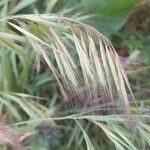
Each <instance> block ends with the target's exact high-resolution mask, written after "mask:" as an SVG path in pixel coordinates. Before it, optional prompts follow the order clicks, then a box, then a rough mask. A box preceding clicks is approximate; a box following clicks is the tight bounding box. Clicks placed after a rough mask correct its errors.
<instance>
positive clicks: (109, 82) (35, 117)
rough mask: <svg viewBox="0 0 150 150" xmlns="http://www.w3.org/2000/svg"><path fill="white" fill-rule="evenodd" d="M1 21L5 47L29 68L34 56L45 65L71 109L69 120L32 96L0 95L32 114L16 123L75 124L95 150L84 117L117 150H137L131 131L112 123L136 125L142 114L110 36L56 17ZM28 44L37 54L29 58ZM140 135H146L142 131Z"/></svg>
mask: <svg viewBox="0 0 150 150" xmlns="http://www.w3.org/2000/svg"><path fill="white" fill-rule="evenodd" d="M3 22H5V23H6V24H7V26H8V28H7V30H5V31H3V32H2V34H1V35H0V43H1V45H2V46H3V47H5V48H7V49H8V50H9V51H10V52H13V53H16V54H17V55H18V56H21V57H22V58H23V59H25V60H26V61H29V62H30V64H31V63H32V61H33V59H34V58H35V57H38V58H40V61H44V62H46V64H47V66H48V67H49V69H50V71H51V73H52V74H53V76H54V77H55V79H56V81H57V82H58V85H59V89H60V92H61V94H62V96H63V99H64V101H65V102H67V103H69V105H70V107H71V109H72V110H73V113H72V114H70V115H68V116H64V117H52V116H51V114H50V112H49V110H48V109H47V108H45V107H44V106H42V105H41V104H39V103H37V102H35V101H32V100H31V101H30V102H29V101H28V100H27V99H30V98H31V99H33V97H30V96H29V95H28V96H27V95H26V96H25V95H20V96H19V98H18V95H17V94H15V96H14V95H8V93H7V92H6V93H2V95H3V97H4V98H5V99H6V100H11V101H13V102H15V103H17V105H19V108H21V109H22V110H23V111H24V112H25V113H26V115H27V116H28V117H27V118H28V119H26V120H25V121H22V120H21V122H18V123H17V125H21V124H27V123H28V124H30V123H31V124H32V123H35V122H41V121H49V122H51V123H52V122H53V123H54V122H55V121H58V120H66V119H70V120H74V121H75V122H76V123H77V124H78V126H79V127H80V129H81V131H82V132H83V136H84V139H85V140H86V144H87V149H90V150H91V149H94V146H93V145H92V142H91V141H90V138H89V137H88V135H87V134H86V131H85V130H84V129H83V127H82V124H81V123H80V122H79V120H81V119H86V120H89V121H91V122H92V123H94V124H96V125H97V126H99V127H100V128H101V129H102V130H103V131H104V133H105V134H106V135H107V136H108V137H109V138H110V139H111V141H112V142H113V143H114V144H115V146H116V148H118V149H122V150H124V149H126V148H127V149H136V147H135V146H134V144H133V143H134V142H133V141H130V139H131V137H130V136H128V134H129V133H128V132H127V133H126V132H123V131H121V129H120V125H118V126H115V125H114V124H115V123H116V122H117V123H118V124H121V123H122V124H126V123H132V124H134V123H137V122H138V121H139V118H138V117H139V115H138V111H137V110H138V108H137V107H136V102H135V101H134V102H133V104H132V105H130V100H129V98H128V95H129V94H130V95H131V97H132V99H133V100H134V96H133V94H132V91H131V88H130V84H129V82H128V79H127V76H126V73H125V70H124V68H123V67H122V65H121V63H120V60H119V57H118V55H117V53H116V51H115V49H114V47H113V45H112V44H111V43H110V41H109V40H108V39H107V38H105V37H104V36H103V35H102V34H101V33H100V32H98V31H97V30H95V29H94V28H92V27H90V26H88V25H86V24H83V23H81V22H78V21H74V20H71V19H68V18H65V17H59V16H56V15H46V14H41V15H32V14H30V15H16V16H11V17H7V18H2V19H0V24H2V23H3ZM14 31H15V32H14ZM26 45H28V50H30V51H33V53H32V55H33V57H31V56H30V55H28V54H25V50H24V49H26ZM31 58H33V59H31ZM22 97H24V98H25V99H23V98H22ZM29 97H30V98H29ZM1 103H2V104H3V105H5V107H8V106H10V105H6V103H5V101H4V100H3V99H2V100H1ZM132 109H134V111H135V116H134V115H133V114H132V111H131V110H132ZM53 115H54V114H53ZM143 117H144V116H143ZM102 122H104V123H102ZM105 123H107V124H105ZM146 128H147V129H148V127H147V126H146ZM140 129H141V127H140ZM147 129H146V130H147ZM144 130H145V129H144ZM148 130H149V129H148ZM140 131H141V130H140ZM142 133H145V132H143V130H142ZM144 135H145V134H144ZM146 140H147V138H146Z"/></svg>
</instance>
